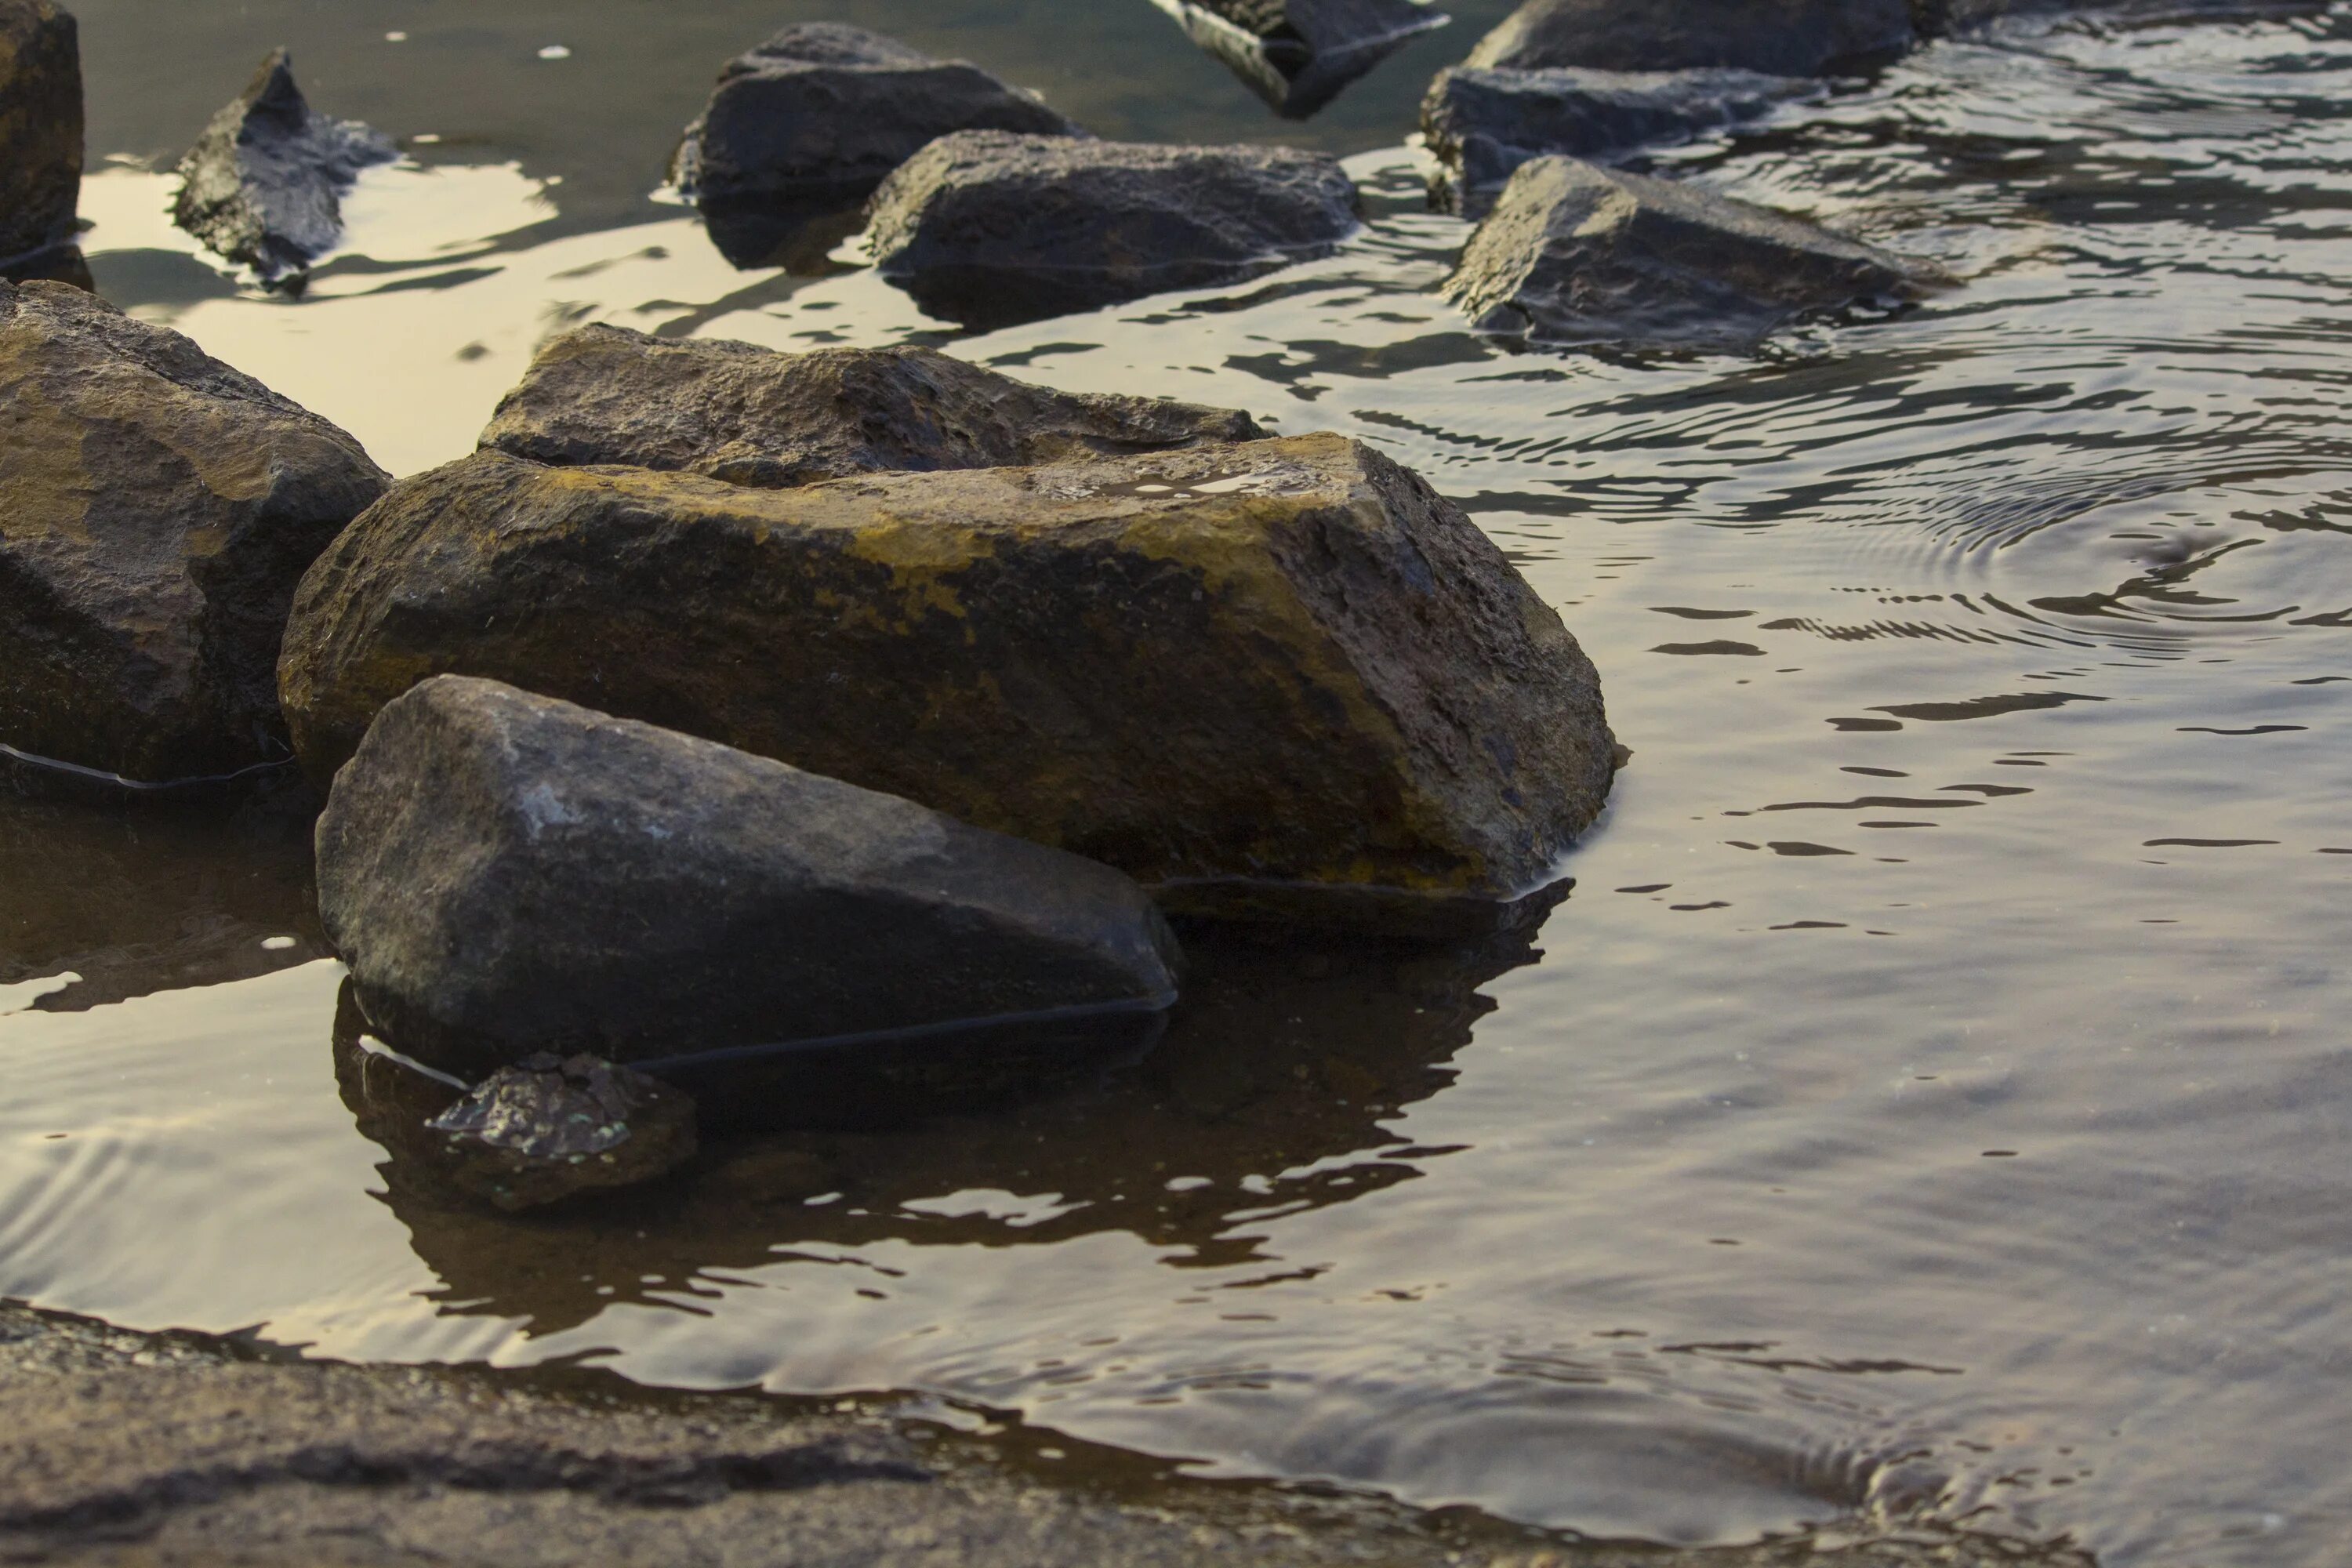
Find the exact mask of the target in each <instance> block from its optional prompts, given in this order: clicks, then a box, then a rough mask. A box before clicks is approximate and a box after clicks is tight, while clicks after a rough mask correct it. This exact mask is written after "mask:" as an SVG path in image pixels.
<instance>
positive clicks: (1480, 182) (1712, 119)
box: [1421, 66, 1814, 218]
mask: <svg viewBox="0 0 2352 1568" xmlns="http://www.w3.org/2000/svg"><path fill="white" fill-rule="evenodd" d="M1812 90H1814V89H1813V86H1812V84H1811V83H1810V82H1808V81H1806V80H1804V79H1801V78H1795V77H1785V76H1765V75H1763V74H1761V73H1759V72H1757V71H1743V70H1720V69H1712V68H1701V69H1696V70H1675V71H1603V70H1584V69H1578V68H1558V69H1553V70H1483V69H1480V68H1476V67H1472V66H1461V67H1456V68H1454V69H1452V70H1447V71H1441V72H1439V73H1438V77H1437V79H1436V80H1435V81H1433V82H1432V83H1430V86H1429V95H1428V96H1427V97H1426V98H1424V99H1423V100H1422V104H1421V129H1422V134H1423V137H1424V138H1425V139H1426V141H1427V142H1428V145H1429V151H1430V153H1432V155H1433V156H1434V157H1435V158H1436V159H1437V161H1438V162H1439V163H1441V164H1443V165H1444V170H1445V172H1444V174H1440V175H1438V176H1436V177H1435V178H1434V179H1433V181H1432V184H1431V192H1432V195H1433V196H1434V197H1435V198H1436V202H1437V205H1440V206H1441V207H1444V208H1447V209H1450V210H1452V211H1455V212H1459V213H1461V214H1462V215H1463V216H1465V217H1471V218H1477V217H1483V216H1486V211H1487V209H1488V208H1490V207H1492V206H1493V205H1495V197H1496V195H1500V194H1501V192H1502V189H1503V186H1504V184H1506V183H1507V182H1508V181H1509V179H1510V177H1511V175H1512V174H1513V173H1514V172H1515V171H1516V170H1517V168H1518V166H1519V165H1520V164H1522V163H1526V162H1527V161H1528V159H1530V158H1540V157H1542V156H1544V155H1545V154H1547V153H1567V154H1569V155H1570V156H1571V157H1578V158H1594V157H1601V156H1604V155H1606V154H1608V153H1622V152H1627V151H1630V150H1632V149H1633V148H1636V147H1641V146H1644V145H1652V144H1655V143H1658V142H1681V141H1687V140H1688V139H1690V138H1691V137H1694V136H1699V135H1704V134H1705V133H1706V132H1710V131H1717V130H1721V129H1722V128H1723V127H1725V126H1727V125H1735V124H1738V122H1739V121H1744V120H1754V119H1757V118H1758V117H1759V116H1761V115H1765V114H1769V113H1770V112H1771V110H1773V108H1774V107H1775V106H1777V105H1779V104H1781V103H1784V102H1786V101H1788V100H1790V99H1792V98H1796V97H1800V96H1801V95H1803V94H1805V93H1807V92H1810V91H1812Z"/></svg>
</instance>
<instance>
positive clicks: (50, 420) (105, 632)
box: [0, 283, 389, 782]
mask: <svg viewBox="0 0 2352 1568" xmlns="http://www.w3.org/2000/svg"><path fill="white" fill-rule="evenodd" d="M388 482H389V481H388V479H387V477H386V476H385V475H384V473H383V471H382V470H381V469H379V468H376V466H375V465H374V464H373V463H372V462H370V461H368V458H367V454H366V453H364V452H363V451H362V450H361V449H360V445H359V443H358V442H357V441H354V440H353V439H352V437H349V436H347V435H345V434H344V433H343V432H342V431H341V430H338V429H337V428H335V426H332V425H330V424H328V423H327V422H326V421H325V420H323V419H320V417H318V416H316V415H313V414H310V413H308V412H306V411H305V410H303V409H301V408H299V407H297V406H296V405H294V404H292V403H290V402H289V401H287V400H286V399H285V398H282V397H280V396H278V395H277V394H275V393H273V392H271V391H270V390H269V389H268V388H267V387H265V386H263V385H262V384H260V383H259V382H257V381H254V380H253V379H251V378H250V377H248V376H245V375H241V374H238V373H236V371H234V370H231V369H230V368H229V367H228V366H226V365H225V364H222V363H220V362H219V361H217V360H215V359H211V358H208V357H207V356H206V355H205V353H203V352H202V351H201V350H199V349H198V348H197V347H196V346H195V344H194V343H192V342H189V341H188V340H187V339H185V338H184V337H182V336H180V335H179V334H178V333H177V332H173V331H166V330H165V329H163V328H162V327H154V326H150V325H148V324H147V323H146V322H144V321H134V320H132V319H131V317H128V316H125V315H123V314H122V313H121V312H120V311H118V310H115V309H114V308H113V307H112V306H110V305H107V304H104V303H102V302H100V300H96V299H93V298H92V297H91V296H89V294H86V293H83V292H82V291H81V290H79V289H73V288H70V287H68V286H67V285H64V284H59V283H28V284H26V285H24V286H23V287H21V288H19V287H16V286H12V285H8V284H5V283H0V744H5V745H7V746H10V747H14V748H16V749H17V750H19V751H23V752H31V753H34V754H35V755H37V756H39V757H44V758H48V759H52V760H54V761H58V762H63V763H72V764H74V765H76V766H79V767H84V768H91V769H97V770H100V771H101V772H105V773H121V774H123V775H125V776H127V777H130V778H132V779H138V780H143V781H148V782H160V781H164V780H171V779H178V778H185V777H190V776H193V775H200V774H213V773H228V772H232V771H234V770H236V769H237V768H241V767H246V766H248V765H251V764H253V763H260V762H266V761H269V760H272V759H274V758H280V757H284V756H286V755H287V754H288V750H287V746H286V742H285V739H284V729H283V725H282V723H281V721H280V720H279V718H278V692H277V676H276V669H277V664H278V642H279V639H280V637H282V635H283V633H284V631H285V626H286V615H287V606H288V605H289V602H290V601H291V599H292V598H293V595H294V585H295V584H296V582H297V581H298V580H299V578H300V577H301V575H302V572H303V569H304V568H305V567H307V566H308V565H310V562H311V561H312V559H313V558H315V557H316V556H317V555H318V553H319V552H320V550H322V549H324V548H325V547H326V545H327V542H328V541H329V540H331V539H332V538H333V537H334V536H335V534H336V533H338V532H339V531H341V529H342V527H343V525H344V524H345V523H347V522H349V521H351V520H352V518H353V517H354V516H356V515H357V514H358V513H359V512H360V511H361V510H362V509H364V508H365V507H366V506H367V505H368V504H369V503H370V502H371V501H373V500H375V499H376V497H377V496H379V495H381V494H382V493H383V489H384V487H385V485H386V484H387V483H388Z"/></svg>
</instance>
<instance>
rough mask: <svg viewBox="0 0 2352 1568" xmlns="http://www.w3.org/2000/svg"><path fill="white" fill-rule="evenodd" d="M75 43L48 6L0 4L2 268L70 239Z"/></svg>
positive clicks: (77, 113) (74, 34) (76, 180)
mask: <svg viewBox="0 0 2352 1568" xmlns="http://www.w3.org/2000/svg"><path fill="white" fill-rule="evenodd" d="M81 133H82V110H81V42H80V35H79V29H78V28H77V27H76V26H75V25H74V19H73V16H72V14H71V13H69V12H67V11H64V10H62V9H60V8H59V7H58V6H57V5H53V4H52V3H51V0H0V262H5V261H11V260H14V259H16V258H18V257H21V256H26V255H29V254H30V253H32V252H34V251H38V250H45V249H47V247H50V246H53V245H59V244H63V243H64V242H65V241H67V240H68V239H70V238H72V237H73V233H74V213H75V209H76V206H77V205H78V204H79V202H80V200H81V158H82V148H81Z"/></svg>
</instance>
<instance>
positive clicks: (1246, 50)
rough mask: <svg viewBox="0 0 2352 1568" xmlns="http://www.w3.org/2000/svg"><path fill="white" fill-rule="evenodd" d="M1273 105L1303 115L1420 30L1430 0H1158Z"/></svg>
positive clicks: (1429, 16)
mask: <svg viewBox="0 0 2352 1568" xmlns="http://www.w3.org/2000/svg"><path fill="white" fill-rule="evenodd" d="M1152 4H1154V5H1158V6H1159V7H1160V9H1161V10H1162V11H1165V12H1167V13H1168V14H1169V15H1170V16H1173V17H1174V18H1175V19H1176V20H1177V22H1178V23H1179V24H1180V25H1181V26H1182V27H1183V29H1184V32H1185V35H1186V36H1187V37H1190V38H1191V39H1192V42H1193V43H1194V44H1196V45H1198V46H1199V47H1201V48H1202V50H1203V51H1204V52H1205V53H1207V54H1208V55H1210V56H1211V57H1213V58H1215V59H1217V60H1218V61H1220V62H1222V63H1223V65H1224V66H1225V68H1227V69H1229V70H1231V71H1232V72H1233V73H1234V75H1235V76H1237V77H1239V78H1240V79H1242V81H1243V82H1244V84H1245V85H1246V86H1247V87H1248V88H1249V89H1250V90H1251V91H1253V92H1255V93H1256V94H1257V95H1258V96H1259V97H1260V98H1262V99H1264V100H1265V101H1266V104H1267V105H1268V107H1270V108H1272V109H1273V110H1274V111H1275V112H1276V113H1277V114H1280V115H1281V116H1283V117H1284V118H1285V119H1287V120H1305V119H1307V117H1308V116H1309V115H1312V114H1313V113H1315V111H1316V110H1319V109H1321V108H1322V107H1323V106H1324V105H1325V104H1327V103H1329V102H1330V101H1331V100H1333V99H1335V98H1337V97H1339V94H1340V92H1341V91H1342V90H1344V89H1346V88H1347V86H1348V85H1349V83H1350V82H1353V81H1354V80H1356V79H1358V78H1359V77H1361V76H1363V75H1364V74H1365V73H1366V72H1368V71H1370V69H1371V68H1373V67H1374V66H1377V65H1379V64H1380V63H1381V61H1382V60H1384V59H1386V58H1389V57H1390V56H1391V55H1392V54H1394V53H1396V52H1397V50H1399V49H1401V48H1402V47H1405V46H1406V45H1407V44H1409V43H1411V42H1412V40H1413V39H1415V38H1417V37H1420V36H1421V35H1422V34H1423V33H1427V32H1433V31H1434V30H1435V29H1437V28H1439V27H1443V26H1445V25H1446V24H1447V23H1449V22H1451V21H1452V20H1453V18H1452V17H1450V16H1446V15H1444V13H1443V12H1440V11H1437V10H1434V9H1433V8H1431V7H1430V6H1429V5H1427V4H1425V3H1424V0H1152Z"/></svg>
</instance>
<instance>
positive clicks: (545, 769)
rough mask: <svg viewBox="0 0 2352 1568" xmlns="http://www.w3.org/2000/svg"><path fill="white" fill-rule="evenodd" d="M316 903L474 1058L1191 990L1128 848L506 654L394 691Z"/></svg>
mask: <svg viewBox="0 0 2352 1568" xmlns="http://www.w3.org/2000/svg"><path fill="white" fill-rule="evenodd" d="M493 460H494V461H496V462H499V463H503V464H511V463H512V461H513V460H512V459H511V458H497V459H493ZM538 471H539V472H541V473H556V474H558V475H559V477H565V478H568V477H570V476H569V474H568V473H567V472H565V471H562V470H550V469H541V470H538ZM693 482H698V483H709V481H707V480H701V481H693ZM735 493H739V494H741V493H751V492H735ZM673 608H674V609H676V610H685V609H686V606H683V605H677V606H673ZM319 911H320V918H321V920H322V921H323V922H324V925H325V928H326V932H327V936H328V939H329V940H330V941H331V942H333V943H334V945H335V948H336V951H337V952H341V954H342V955H343V958H344V960H345V962H346V963H349V964H350V966H351V972H352V984H353V987H354V989H355V992H356V994H357V996H358V1000H359V1004H360V1006H361V1008H362V1011H364V1012H365V1013H366V1015H367V1016H368V1017H369V1018H370V1019H371V1020H373V1022H374V1023H375V1025H376V1026H378V1027H379V1028H380V1029H382V1030H383V1033H384V1036H385V1037H386V1038H387V1039H389V1040H390V1042H391V1043H392V1044H393V1046H394V1047H396V1048H397V1049H399V1050H401V1051H403V1052H404V1053H406V1054H407V1055H409V1056H411V1057H414V1058H416V1059H418V1060H420V1061H422V1062H424V1063H425V1064H426V1065H427V1066H430V1067H435V1068H442V1069H444V1070H446V1071H452V1072H457V1073H459V1074H461V1075H463V1074H467V1073H472V1072H478V1071H484V1070H489V1069H494V1068H498V1067H500V1066H504V1065H508V1064H511V1063H513V1062H516V1061H519V1060H520V1059H522V1058H526V1057H529V1056H530V1055H533V1054H534V1053H536V1052H538V1051H541V1050H548V1049H552V1050H560V1051H566V1052H571V1051H583V1052H587V1053H589V1054H592V1055H594V1056H599V1057H603V1058H606V1059H608V1060H613V1061H620V1062H632V1063H644V1062H648V1061H656V1060H660V1059H663V1058H689V1059H690V1058H696V1057H703V1056H708V1055H709V1054H710V1053H714V1052H719V1051H726V1050H730V1049H734V1048H739V1047H751V1046H760V1045H772V1044H777V1043H781V1042H787V1041H793V1040H800V1039H806V1038H811V1037H830V1036H838V1035H852V1034H860V1033H866V1032H871V1031H878V1030H887V1029H904V1028H910V1027H919V1026H929V1025H937V1024H942V1023H946V1022H950V1021H952V1020H955V1019H959V1018H966V1017H982V1016H1003V1015H1012V1014H1024V1013H1036V1012H1044V1011H1048V1010H1052V1009H1058V1008H1078V1007H1109V1006H1117V1007H1132V1008H1135V1009H1137V1010H1139V1011H1156V1010H1159V1009H1161V1008H1165V1007H1166V1006H1167V1005H1170V1004H1171V1002H1172V1001H1173V1000H1174V999H1175V978H1174V971H1175V965H1176V962H1177V960H1176V949H1175V942H1174V938H1172V937H1171V936H1170V935H1169V933H1168V929H1167V926H1166V924H1165V923H1164V922H1163V921H1161V920H1160V916H1159V914H1158V913H1157V911H1155V910H1153V909H1152V907H1151V904H1150V900H1148V899H1147V898H1146V897H1145V896H1144V894H1143V892H1142V890H1141V889H1139V888H1137V887H1136V886H1135V884H1133V883H1132V882H1130V881H1129V880H1128V879H1126V878H1125V877H1122V876H1120V875H1119V874H1118V872H1116V871H1113V870H1111V869H1109V868H1107V867H1103V866H1098V865H1096V864H1094V863H1093V862H1091V861H1087V860H1083V859H1080V858H1078V857H1076V856H1075V855H1066V854H1062V853H1060V852H1058V851H1055V850H1052V849H1047V848H1045V847H1041V846H1039V845H1035V844H1025V843H1023V842H1022V841H1021V840H1019V839H1016V838H1009V837H1004V836H1003V835H1002V834H996V833H989V832H985V831H983V830H982V829H980V828H976V827H969V826H965V825H964V824H962V823H961V822H957V821H954V820H952V819H950V818H949V817H946V816H940V814H939V813H937V812H934V811H929V810H926V809H925V808H924V807H922V806H919V805H914V804H913V803H911V802H909V801H905V800H899V799H896V798H894V797H892V796H890V795H880V794H877V793H876V792H874V791H872V790H865V789H859V788H857V787H856V786H855V785H852V784H843V783H840V782H839V781H837V780H835V779H829V778H821V777H818V776H817V775H816V774H814V773H803V772H801V771H800V770H798V769H796V768H792V767H787V766H785V765H784V764H783V763H777V762H772V761H770V760H769V759H767V758H764V757H755V756H751V755H749V754H748V753H746V752H739V751H735V750H733V749H731V748H730V747H727V746H722V745H719V744H716V743H714V742H709V741H700V740H695V739H693V738H691V737H688V736H686V735H680V734H676V733H673V732H671V731H667V730H660V729H656V728H655V727H654V726H653V725H650V724H640V723H636V722H634V721H626V720H620V719H613V718H609V717H607V716H605V715H604V714H603V713H598V712H593V711H591V710H588V709H585V708H578V707H574V706H572V704H571V703H568V702H560V701H556V700H552V699H550V698H545V697H535V696H532V695H530V693H528V692H524V691H519V690H516V689H514V688H512V687H509V686H502V685H499V683H497V682H495V681H488V680H472V679H455V678H451V679H436V680H431V681H427V682H425V684H423V685H421V686H418V687H416V688H415V689H413V690H411V691H409V692H407V693H406V694H405V695H404V696H403V697H401V698H400V699H399V700H396V701H394V703H392V704H391V706H389V707H387V708H386V709H384V710H383V713H382V714H381V715H380V716H379V717H378V718H377V720H376V721H375V723H374V725H373V727H372V728H371V729H370V730H369V731H368V735H367V739H366V741H365V742H364V743H362V746H361V747H360V750H359V752H358V754H357V755H356V756H354V757H353V758H352V761H351V763H350V765H348V766H347V767H345V768H344V769H343V770H342V772H341V774H340V775H339V776H338V777H337V778H336V780H335V785H334V789H333V792H332V793H331V795H329V797H328V801H327V809H326V811H325V813H324V815H322V816H320V819H319Z"/></svg>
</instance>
